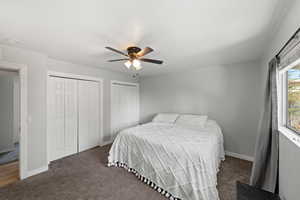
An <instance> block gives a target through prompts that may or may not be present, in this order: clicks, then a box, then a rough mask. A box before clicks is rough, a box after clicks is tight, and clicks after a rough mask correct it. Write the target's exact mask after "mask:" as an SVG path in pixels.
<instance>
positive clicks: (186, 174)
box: [108, 120, 224, 200]
mask: <svg viewBox="0 0 300 200" xmlns="http://www.w3.org/2000/svg"><path fill="white" fill-rule="evenodd" d="M223 159H224V148H223V135H222V133H221V129H220V127H219V126H218V125H217V123H216V122H215V121H212V120H208V122H207V125H206V127H205V128H202V129H190V128H186V127H181V126H178V125H174V124H164V123H148V124H144V125H140V126H136V127H133V128H129V129H125V130H123V131H121V132H120V133H119V135H118V136H117V137H116V139H115V141H114V143H113V145H112V147H111V149H110V152H109V157H108V165H109V166H116V165H117V163H118V166H121V167H125V168H128V169H131V170H130V171H132V169H134V170H133V172H134V173H136V175H137V176H138V175H141V176H142V177H145V178H146V180H147V183H148V184H149V183H150V185H151V184H152V183H154V185H156V186H158V187H159V188H162V189H163V190H164V193H163V195H165V196H166V197H169V198H170V199H174V197H176V198H179V199H186V200H219V196H218V191H217V188H216V185H217V172H218V169H219V164H220V161H221V160H223ZM120 163H121V164H120ZM139 177H140V176H139ZM146 180H145V182H146ZM150 181H151V182H150ZM151 186H152V185H151ZM156 188H157V187H155V189H156ZM158 191H159V192H160V189H159V190H158ZM165 191H167V192H168V193H167V192H165Z"/></svg>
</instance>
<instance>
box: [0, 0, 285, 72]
mask: <svg viewBox="0 0 300 200" xmlns="http://www.w3.org/2000/svg"><path fill="white" fill-rule="evenodd" d="M283 2H284V3H283ZM290 2H291V1H289V0H286V1H280V0H226V1H220V0H188V1H182V0H151V1H144V0H127V1H120V0H118V1H117V0H109V1H107V0H106V1H104V0H76V1H74V0H48V1H45V0H26V1H20V0H0V43H4V44H9V45H13V46H19V47H23V48H27V49H30V50H35V51H40V52H43V53H45V54H47V55H49V57H51V58H55V59H61V60H65V61H70V62H73V63H77V64H85V65H90V66H93V67H101V68H106V69H110V70H117V71H121V72H124V73H126V72H128V71H127V70H126V69H125V67H124V65H123V63H122V62H120V63H107V62H106V60H108V59H114V58H119V57H120V56H118V55H117V54H114V53H112V52H109V51H108V50H106V49H104V47H105V46H112V47H115V48H119V49H126V47H127V46H130V45H138V46H140V47H145V46H150V47H152V48H153V49H155V52H153V53H151V54H149V55H148V56H147V57H148V58H156V59H162V60H164V61H165V63H164V64H163V65H161V66H159V65H153V64H143V67H144V68H143V70H141V71H140V74H141V75H155V74H160V73H167V72H170V71H173V70H185V69H188V68H195V67H201V66H203V65H212V64H228V63H237V62H245V61H250V60H255V59H259V58H260V57H261V55H262V52H263V50H264V49H265V46H266V45H267V41H268V37H270V36H271V35H272V34H271V33H272V31H273V30H274V28H275V27H276V24H278V22H279V18H280V17H281V16H282V15H283V11H284V9H283V8H284V7H286V5H287V4H289V3H290Z"/></svg>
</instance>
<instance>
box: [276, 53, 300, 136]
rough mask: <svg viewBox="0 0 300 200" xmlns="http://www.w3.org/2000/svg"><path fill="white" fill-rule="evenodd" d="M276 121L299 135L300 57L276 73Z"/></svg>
mask: <svg viewBox="0 0 300 200" xmlns="http://www.w3.org/2000/svg"><path fill="white" fill-rule="evenodd" d="M278 122H279V124H278V125H279V129H280V128H281V129H282V128H285V129H286V130H289V131H291V132H293V133H298V134H299V136H300V58H299V59H298V60H296V61H294V62H293V63H291V64H289V65H288V66H285V67H281V68H280V69H279V73H278Z"/></svg>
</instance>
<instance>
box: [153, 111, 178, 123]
mask: <svg viewBox="0 0 300 200" xmlns="http://www.w3.org/2000/svg"><path fill="white" fill-rule="evenodd" d="M178 116H179V115H178V114H175V113H159V114H157V115H156V116H155V117H154V118H153V120H152V122H162V123H174V122H175V121H176V119H177V118H178Z"/></svg>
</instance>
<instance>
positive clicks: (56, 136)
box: [48, 77, 65, 161]
mask: <svg viewBox="0 0 300 200" xmlns="http://www.w3.org/2000/svg"><path fill="white" fill-rule="evenodd" d="M49 84H50V85H49V89H50V91H49V92H50V94H49V99H48V100H49V110H50V112H49V124H48V126H49V133H48V134H49V140H50V154H49V155H50V160H51V161H52V160H56V159H59V158H61V157H63V156H64V154H65V136H64V134H65V113H64V110H65V92H64V91H65V87H64V79H62V78H56V77H50V78H49Z"/></svg>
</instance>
